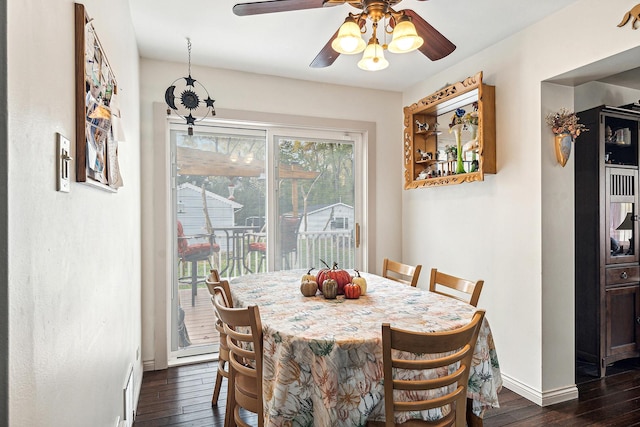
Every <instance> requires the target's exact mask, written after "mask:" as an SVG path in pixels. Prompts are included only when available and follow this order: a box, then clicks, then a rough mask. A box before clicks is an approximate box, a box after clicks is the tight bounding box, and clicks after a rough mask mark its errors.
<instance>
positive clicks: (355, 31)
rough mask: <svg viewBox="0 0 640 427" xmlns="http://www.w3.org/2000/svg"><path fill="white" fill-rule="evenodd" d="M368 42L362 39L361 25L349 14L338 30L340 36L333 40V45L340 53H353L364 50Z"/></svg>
mask: <svg viewBox="0 0 640 427" xmlns="http://www.w3.org/2000/svg"><path fill="white" fill-rule="evenodd" d="M366 46H367V44H366V43H365V41H364V40H362V36H361V35H360V27H359V26H358V24H356V21H355V19H353V18H352V17H351V16H348V17H347V18H346V19H345V20H344V24H342V25H341V26H340V30H338V37H336V38H335V39H334V40H333V42H331V47H332V48H333V50H335V51H336V52H338V53H344V54H347V55H353V54H356V53H360V52H362V51H363V50H364V49H365V47H366Z"/></svg>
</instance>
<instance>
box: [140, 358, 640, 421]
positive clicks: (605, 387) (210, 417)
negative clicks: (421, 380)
mask: <svg viewBox="0 0 640 427" xmlns="http://www.w3.org/2000/svg"><path fill="white" fill-rule="evenodd" d="M216 366H217V364H216V363H215V362H210V363H201V364H196V365H188V366H180V367H175V368H169V369H167V370H163V371H155V372H145V373H144V376H143V380H142V390H141V393H140V399H139V402H138V409H137V415H136V420H135V423H134V427H157V426H174V427H177V426H180V427H186V426H189V427H212V426H216V427H221V426H222V425H223V421H224V401H225V398H226V381H225V382H224V383H223V389H222V392H221V396H220V406H219V407H217V408H212V407H211V394H212V390H213V384H214V381H215V373H216ZM625 369H626V370H625ZM579 379H580V380H584V381H585V382H582V383H581V384H579V385H578V389H579V394H580V397H579V398H578V399H576V400H573V401H569V402H564V403H559V404H557V405H553V406H548V407H545V408H542V407H539V406H537V405H535V404H533V403H531V402H530V401H528V400H526V399H524V398H522V397H520V396H519V395H517V394H515V393H513V392H512V391H510V390H508V389H506V388H503V389H502V391H501V392H500V395H499V396H500V408H498V409H492V410H489V411H487V413H486V414H485V418H484V426H485V427H497V426H532V427H533V426H545V427H546V426H562V427H569V426H576V427H577V426H580V427H583V426H610V427H614V426H615V427H631V426H640V362H638V361H634V362H632V363H630V364H627V365H623V367H622V368H620V369H618V370H615V369H614V370H613V372H612V373H611V374H610V375H608V376H607V377H606V378H604V379H598V378H593V377H588V376H580V377H579Z"/></svg>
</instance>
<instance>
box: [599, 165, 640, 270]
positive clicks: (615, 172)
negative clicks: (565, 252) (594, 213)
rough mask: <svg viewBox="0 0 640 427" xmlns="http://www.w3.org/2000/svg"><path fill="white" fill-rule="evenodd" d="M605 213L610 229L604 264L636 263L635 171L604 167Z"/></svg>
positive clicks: (636, 172) (636, 177) (636, 178)
mask: <svg viewBox="0 0 640 427" xmlns="http://www.w3.org/2000/svg"><path fill="white" fill-rule="evenodd" d="M606 183H607V190H608V191H607V198H608V199H609V200H608V205H607V214H606V224H607V229H608V230H609V240H608V241H607V246H608V247H607V252H606V253H607V264H618V263H625V262H638V242H637V240H636V234H637V231H638V228H637V227H638V225H637V224H638V214H637V194H636V193H637V191H636V188H637V185H638V171H637V170H635V169H622V168H607V179H606Z"/></svg>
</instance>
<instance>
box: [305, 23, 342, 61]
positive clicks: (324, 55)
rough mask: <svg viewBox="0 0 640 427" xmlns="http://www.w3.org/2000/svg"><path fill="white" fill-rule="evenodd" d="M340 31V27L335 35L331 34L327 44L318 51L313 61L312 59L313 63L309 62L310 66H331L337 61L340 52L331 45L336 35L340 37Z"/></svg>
mask: <svg viewBox="0 0 640 427" xmlns="http://www.w3.org/2000/svg"><path fill="white" fill-rule="evenodd" d="M338 31H340V29H337V30H336V32H335V33H334V34H333V36H331V38H330V39H329V41H328V42H327V44H325V45H324V47H323V48H322V50H321V51H320V52H318V54H317V55H316V57H315V58H313V61H311V64H309V67H311V68H325V67H328V66H330V65H331V64H333V63H334V62H335V61H336V59H337V58H338V56H340V54H339V53H338V52H336V51H335V50H333V48H332V47H331V42H333V40H334V39H335V38H336V37H338Z"/></svg>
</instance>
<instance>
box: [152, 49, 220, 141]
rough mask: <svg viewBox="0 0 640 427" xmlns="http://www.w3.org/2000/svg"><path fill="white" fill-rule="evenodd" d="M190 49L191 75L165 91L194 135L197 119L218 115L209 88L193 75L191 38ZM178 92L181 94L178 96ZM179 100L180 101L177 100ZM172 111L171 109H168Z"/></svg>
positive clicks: (171, 105)
mask: <svg viewBox="0 0 640 427" xmlns="http://www.w3.org/2000/svg"><path fill="white" fill-rule="evenodd" d="M187 48H188V50H189V75H188V76H187V77H180V78H178V79H176V80H175V81H174V82H173V83H171V86H169V87H168V88H167V90H166V91H165V93H164V100H165V102H166V103H167V105H168V106H169V108H170V109H171V110H173V112H175V113H176V114H177V115H179V116H180V117H182V118H183V119H185V121H186V122H187V125H188V126H189V135H193V126H194V125H195V124H196V121H200V120H203V119H204V118H206V117H207V116H209V114H211V116H215V115H216V110H215V107H214V106H213V103H214V102H215V100H214V99H211V96H209V92H208V91H207V89H206V88H205V87H204V86H203V85H202V84H201V83H200V82H198V81H197V80H196V79H194V78H193V77H191V40H190V39H187ZM176 92H177V93H179V94H180V95H179V96H176ZM177 101H179V102H177ZM168 112H170V110H168Z"/></svg>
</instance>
